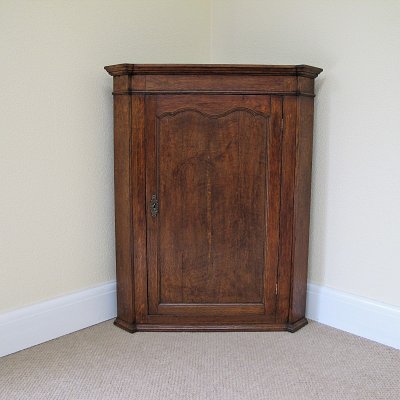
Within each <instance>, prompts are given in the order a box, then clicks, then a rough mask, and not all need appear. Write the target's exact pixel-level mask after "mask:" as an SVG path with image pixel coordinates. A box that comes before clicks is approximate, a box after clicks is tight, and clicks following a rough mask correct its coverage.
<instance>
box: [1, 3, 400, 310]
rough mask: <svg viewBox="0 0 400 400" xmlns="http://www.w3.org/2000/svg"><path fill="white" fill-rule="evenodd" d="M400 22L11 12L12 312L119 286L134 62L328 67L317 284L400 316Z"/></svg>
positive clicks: (12, 8) (338, 10) (168, 8)
mask: <svg viewBox="0 0 400 400" xmlns="http://www.w3.org/2000/svg"><path fill="white" fill-rule="evenodd" d="M399 20H400V2H398V1H396V0H393V1H390V0H385V1H383V2H379V1H372V0H369V1H368V0H364V1H361V0H358V1H344V0H337V1H321V0H304V1H294V0H292V1H289V0H280V1H272V0H266V1H256V0H246V1H243V0H242V1H239V0H214V1H204V0H168V1H167V0H165V1H163V0H157V1H155V0H154V1H153V0H146V1H145V0H142V1H139V0H136V1H135V0H131V1H122V0H118V1H116V0H113V1H100V0H91V1H78V0H71V1H67V0H48V1H44V0H41V1H28V0H27V1H14V0H8V1H1V2H0V38H1V40H0V54H1V62H0V74H1V79H2V81H1V87H0V183H1V193H0V312H2V311H6V310H11V309H14V308H18V307H21V306H24V305H27V304H32V303H36V302H39V301H41V300H44V299H48V298H52V297H55V296H59V295H62V294H64V293H68V292H72V291H76V290H79V289H83V288H86V287H89V286H92V285H96V284H98V283H102V282H106V281H109V280H111V279H114V268H115V261H114V251H115V250H114V219H113V212H114V209H113V187H112V185H113V175H112V174H113V172H112V164H113V153H112V98H111V95H110V93H111V77H109V76H107V75H106V73H105V71H103V69H102V67H103V66H104V65H108V64H113V63H119V62H138V63H141V62H142V63H143V62H155V63H156V62H160V63H168V62H183V63H190V62H191V63H196V62H199V63H204V62H210V61H212V62H224V63H225V62H226V63H267V64H298V63H308V64H311V65H316V66H318V67H323V68H324V69H325V71H324V73H323V74H322V75H321V76H320V78H319V79H318V85H317V92H318V97H317V102H316V121H315V122H316V129H315V147H314V148H315V155H314V170H313V173H314V175H313V178H314V180H313V204H312V226H311V257H310V279H311V281H313V282H316V283H319V284H322V285H327V286H330V287H333V288H336V289H340V290H343V291H346V292H349V293H354V294H356V295H360V296H365V297H369V298H371V299H376V300H380V301H383V302H387V303H389V304H393V305H400V291H399V290H398V282H399V281H400V261H399V258H398V251H399V248H400V234H399V226H400V207H399V206H398V204H400V183H399V182H400V157H399V154H400V133H399V126H400V112H399V109H400V104H399V100H398V98H399V97H398V93H400V79H399V78H398V71H399V70H400V58H399V56H398V53H399V48H400V25H399V24H398V21H399ZM210 32H211V37H210ZM210 45H211V47H210ZM210 50H211V58H210Z"/></svg>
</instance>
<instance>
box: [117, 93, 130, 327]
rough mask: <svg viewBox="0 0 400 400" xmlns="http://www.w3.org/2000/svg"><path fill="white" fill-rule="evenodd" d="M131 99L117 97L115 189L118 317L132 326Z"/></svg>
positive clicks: (125, 324)
mask: <svg viewBox="0 0 400 400" xmlns="http://www.w3.org/2000/svg"><path fill="white" fill-rule="evenodd" d="M130 119H131V99H130V97H129V96H115V97H114V187H115V238H116V264H117V308H118V311H117V314H118V320H119V321H120V322H121V323H122V324H124V326H125V327H126V326H129V325H132V324H134V322H135V316H134V305H133V271H132V249H131V243H132V237H131V232H132V230H131V221H132V218H131V203H130V199H131V195H130V178H131V171H130V147H131V121H130Z"/></svg>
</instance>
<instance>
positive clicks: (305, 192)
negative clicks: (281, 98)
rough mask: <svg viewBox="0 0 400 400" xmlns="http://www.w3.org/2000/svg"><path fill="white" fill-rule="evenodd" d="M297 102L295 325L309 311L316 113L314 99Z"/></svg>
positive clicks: (293, 275) (294, 257)
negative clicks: (311, 200) (307, 291)
mask: <svg viewBox="0 0 400 400" xmlns="http://www.w3.org/2000/svg"><path fill="white" fill-rule="evenodd" d="M297 101H298V106H297V109H298V116H297V124H298V126H297V134H296V173H295V192H294V225H293V234H294V237H293V240H294V242H293V272H292V299H291V310H290V317H289V322H291V323H294V322H296V321H297V320H299V319H301V318H304V315H305V308H306V290H307V267H308V242H309V226H310V199H311V161H312V143H313V140H312V138H313V113H314V101H313V99H312V98H309V97H301V96H300V97H298V100H297Z"/></svg>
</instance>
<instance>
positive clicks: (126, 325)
mask: <svg viewBox="0 0 400 400" xmlns="http://www.w3.org/2000/svg"><path fill="white" fill-rule="evenodd" d="M114 325H115V326H118V328H121V329H123V330H124V331H127V332H129V333H134V332H136V331H137V330H138V329H137V326H136V324H132V323H131V322H126V321H124V320H122V319H121V318H115V321H114Z"/></svg>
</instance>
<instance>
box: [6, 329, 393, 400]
mask: <svg viewBox="0 0 400 400" xmlns="http://www.w3.org/2000/svg"><path fill="white" fill-rule="evenodd" d="M0 398H1V399H7V400H14V399H18V400H20V399H21V400H22V399H30V400H31V399H33V400H37V399H41V400H43V399H85V400H86V399H140V400H141V399H145V400H154V399H162V400H170V399H171V400H172V399H173V400H181V399H185V400H186V399H190V400H192V399H193V400H200V399H201V400H203V399H204V400H205V399H207V400H212V399H218V400H219V399H229V400H236V399H237V400H246V399H251V400H261V399H262V400H264V399H270V400H274V399H296V400H301V399H324V400H329V399H338V400H346V399H360V400H361V399H362V400H368V399H373V400H378V399H385V400H389V399H395V400H399V399H400V351H399V350H395V349H392V348H389V347H386V346H382V345H379V344H376V343H374V342H370V341H368V340H365V339H361V338H359V337H356V336H353V335H350V334H347V333H344V332H341V331H338V330H335V329H332V328H329V327H326V326H324V325H320V324H317V323H310V325H308V326H306V327H305V328H303V329H302V330H300V331H299V332H297V333H295V334H290V333H258V332H257V333H135V334H134V335H131V334H129V333H126V332H124V331H122V330H120V329H118V328H116V327H114V326H113V325H112V323H111V322H110V321H109V322H105V323H102V324H99V325H96V326H94V327H91V328H88V329H85V330H82V331H80V332H76V333H73V334H71V335H68V336H64V337H62V338H60V339H56V340H53V341H50V342H47V343H45V344H42V345H39V346H36V347H33V348H31V349H27V350H24V351H21V352H19V353H16V354H13V355H10V356H7V357H3V358H1V359H0Z"/></svg>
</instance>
